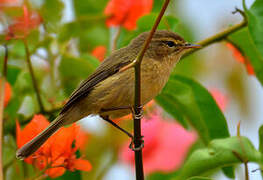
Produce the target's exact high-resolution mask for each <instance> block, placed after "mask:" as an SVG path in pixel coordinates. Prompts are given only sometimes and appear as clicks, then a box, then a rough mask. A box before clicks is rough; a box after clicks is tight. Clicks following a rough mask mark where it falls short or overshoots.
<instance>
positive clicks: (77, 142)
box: [16, 115, 92, 178]
mask: <svg viewBox="0 0 263 180" xmlns="http://www.w3.org/2000/svg"><path fill="white" fill-rule="evenodd" d="M48 125H49V122H48V121H47V119H46V118H45V117H44V116H43V115H35V116H34V118H33V119H32V120H31V122H30V123H29V124H27V125H26V127H25V128H24V129H23V130H21V128H20V125H19V123H18V122H17V123H16V136H17V147H18V148H20V147H21V146H23V145H24V144H25V143H26V142H28V141H29V140H31V139H33V138H34V137H35V136H36V135H37V134H38V133H40V132H41V131H42V130H44V129H45V128H46V127H47V126H48ZM85 141H86V134H85V133H84V132H83V131H81V129H80V127H79V126H78V125H77V124H75V123H74V124H73V125H72V126H70V127H67V128H66V127H62V128H61V129H60V130H58V132H56V133H55V134H54V135H53V136H52V137H50V138H49V139H48V141H47V142H46V143H44V144H43V145H42V146H41V147H40V148H39V149H38V150H37V151H36V152H35V153H34V154H33V155H32V156H30V157H28V158H26V159H25V162H26V163H29V164H33V165H34V166H36V167H37V168H38V169H40V170H43V169H45V174H47V175H48V176H50V177H52V178H55V177H58V176H61V175H63V174H64V172H65V171H66V169H67V170H70V171H74V170H82V171H90V170H91V168H92V167H91V164H90V162H89V161H87V160H84V159H81V158H77V157H76V155H75V152H76V151H77V150H78V149H80V148H81V147H82V146H83V144H84V143H85Z"/></svg>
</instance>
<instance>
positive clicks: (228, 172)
mask: <svg viewBox="0 0 263 180" xmlns="http://www.w3.org/2000/svg"><path fill="white" fill-rule="evenodd" d="M222 171H223V173H224V174H225V175H226V176H227V177H228V178H231V179H234V178H235V169H234V167H233V166H226V167H222Z"/></svg>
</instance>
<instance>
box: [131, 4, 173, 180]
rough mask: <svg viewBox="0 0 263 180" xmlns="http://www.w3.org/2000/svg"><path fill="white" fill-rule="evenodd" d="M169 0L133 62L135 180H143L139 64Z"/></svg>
mask: <svg viewBox="0 0 263 180" xmlns="http://www.w3.org/2000/svg"><path fill="white" fill-rule="evenodd" d="M169 2H170V0H165V2H164V4H163V7H162V9H161V11H160V13H159V15H158V17H157V19H156V21H155V23H154V25H153V27H152V30H151V32H150V34H149V36H148V37H147V39H146V41H145V42H144V44H143V46H142V49H141V51H140V52H139V55H138V56H137V58H136V59H135V61H134V69H135V99H134V117H133V123H134V127H133V128H134V140H133V142H134V149H136V150H135V151H134V153H135V170H136V179H137V180H143V179H144V174H143V162H142V148H141V147H142V144H143V140H142V135H141V114H142V106H141V62H142V59H143V56H144V54H145V52H146V50H147V48H148V46H149V44H150V42H151V39H152V37H153V34H154V32H155V31H156V29H157V26H158V25H159V23H160V21H161V19H162V17H163V15H164V12H165V10H166V8H167V6H168V4H169Z"/></svg>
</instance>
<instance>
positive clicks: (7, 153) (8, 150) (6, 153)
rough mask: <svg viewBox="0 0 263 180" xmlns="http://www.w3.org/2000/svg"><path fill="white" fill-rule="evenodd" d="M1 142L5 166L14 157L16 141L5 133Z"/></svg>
mask: <svg viewBox="0 0 263 180" xmlns="http://www.w3.org/2000/svg"><path fill="white" fill-rule="evenodd" d="M3 138H4V143H3V166H4V167H5V166H7V165H8V164H10V163H11V162H12V161H13V160H14V159H15V151H16V143H15V140H14V138H13V137H12V136H11V135H5V136H4V137H3Z"/></svg>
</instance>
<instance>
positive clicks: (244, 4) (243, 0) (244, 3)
mask: <svg viewBox="0 0 263 180" xmlns="http://www.w3.org/2000/svg"><path fill="white" fill-rule="evenodd" d="M242 6H243V8H244V11H247V6H246V0H242Z"/></svg>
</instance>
